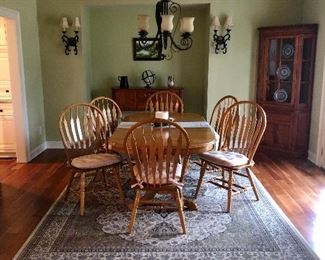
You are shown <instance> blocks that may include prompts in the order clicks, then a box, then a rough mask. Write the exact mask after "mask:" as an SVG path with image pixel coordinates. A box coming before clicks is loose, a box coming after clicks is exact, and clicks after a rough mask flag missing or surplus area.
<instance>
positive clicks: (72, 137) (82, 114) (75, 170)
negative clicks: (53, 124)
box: [59, 103, 124, 216]
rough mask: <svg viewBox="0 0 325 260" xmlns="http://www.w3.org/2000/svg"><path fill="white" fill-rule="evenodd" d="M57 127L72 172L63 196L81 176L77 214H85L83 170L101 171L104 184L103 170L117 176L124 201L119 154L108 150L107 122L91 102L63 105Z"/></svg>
mask: <svg viewBox="0 0 325 260" xmlns="http://www.w3.org/2000/svg"><path fill="white" fill-rule="evenodd" d="M59 129H60V134H61V138H62V142H63V145H64V148H65V153H66V156H67V165H68V167H71V169H72V175H71V177H70V181H69V184H68V187H67V191H66V198H67V197H68V195H69V192H70V191H73V192H74V193H77V192H76V191H74V190H72V189H71V184H72V181H73V179H74V178H76V177H78V178H80V188H79V196H80V215H81V216H83V215H84V209H85V189H86V174H87V176H88V175H96V174H97V173H99V172H101V173H102V176H103V180H104V181H105V185H107V182H106V181H107V180H106V173H107V172H109V171H111V172H112V173H113V175H114V177H115V178H116V180H117V188H118V190H119V194H120V198H121V200H122V201H124V194H123V190H122V185H121V180H120V175H119V165H120V163H121V156H120V155H119V154H117V153H108V149H107V135H106V124H105V120H104V116H103V114H102V113H101V111H100V110H99V109H98V108H97V107H95V106H93V105H90V104H86V103H78V104H73V105H70V106H68V107H66V108H65V109H64V111H63V112H62V113H61V115H60V118H59Z"/></svg>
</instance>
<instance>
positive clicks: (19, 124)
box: [0, 6, 30, 163]
mask: <svg viewBox="0 0 325 260" xmlns="http://www.w3.org/2000/svg"><path fill="white" fill-rule="evenodd" d="M0 16H3V17H5V18H7V21H8V25H7V26H8V56H9V70H10V81H11V89H12V93H13V95H12V96H13V108H14V122H15V130H16V147H17V149H16V150H17V152H16V153H17V162H19V163H24V162H28V161H29V160H30V143H29V128H28V114H27V102H26V91H25V74H24V62H23V53H22V40H21V26H20V15H19V12H18V11H15V10H11V9H8V8H4V7H1V6H0ZM12 75H15V76H12Z"/></svg>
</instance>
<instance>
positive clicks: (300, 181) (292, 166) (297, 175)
mask: <svg viewBox="0 0 325 260" xmlns="http://www.w3.org/2000/svg"><path fill="white" fill-rule="evenodd" d="M255 161H256V166H255V167H254V169H253V171H254V173H255V175H256V176H257V178H258V179H259V180H260V181H261V183H262V184H263V186H264V187H265V188H266V190H267V191H268V192H269V193H270V195H271V196H272V197H273V199H274V200H275V202H276V203H277V204H278V205H279V206H280V208H281V209H282V210H283V211H284V213H285V214H286V215H287V216H288V217H289V219H290V220H291V221H292V223H293V224H294V225H295V226H296V228H297V229H298V230H299V231H300V232H301V234H302V235H303V236H304V237H305V238H306V240H307V241H308V242H309V244H310V245H311V246H312V247H314V248H315V250H316V251H318V253H320V254H322V255H324V256H325V254H324V249H322V246H319V245H322V243H323V241H324V238H325V232H323V234H324V236H321V235H319V229H320V227H321V228H322V227H325V218H324V213H322V212H323V211H324V212H325V171H324V170H321V169H320V168H318V167H315V166H314V165H313V164H312V163H310V162H308V161H307V160H297V159H284V158H281V157H274V156H270V155H266V154H258V155H257V156H256V158H255ZM68 179H69V169H67V168H66V167H65V155H64V152H63V150H46V151H45V152H43V153H42V154H41V155H40V156H38V157H37V158H35V159H34V160H33V161H32V162H30V163H28V164H17V163H16V162H15V160H8V159H5V160H0V183H1V184H0V259H1V260H6V259H11V258H12V257H13V256H14V255H15V254H16V252H17V251H18V250H19V248H20V247H21V246H22V244H23V243H24V242H25V240H26V239H27V238H28V237H29V235H30V234H31V232H32V231H33V230H34V228H35V227H36V226H37V224H38V223H39V221H40V220H41V219H42V217H43V216H44V214H45V213H46V212H47V210H48V209H49V208H50V207H51V205H52V204H53V203H54V202H55V200H56V199H57V197H58V196H59V194H60V193H61V192H62V191H63V189H64V187H65V186H66V184H67V183H68Z"/></svg>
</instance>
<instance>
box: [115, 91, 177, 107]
mask: <svg viewBox="0 0 325 260" xmlns="http://www.w3.org/2000/svg"><path fill="white" fill-rule="evenodd" d="M165 90H168V91H171V92H173V93H175V94H177V95H178V96H180V97H181V98H183V88H181V87H173V88H167V87H155V88H145V87H133V88H112V98H113V99H114V101H115V102H116V103H117V104H118V105H119V107H120V108H121V110H122V111H143V110H144V109H145V105H146V101H147V99H148V97H149V96H150V95H152V94H153V93H156V92H157V91H165Z"/></svg>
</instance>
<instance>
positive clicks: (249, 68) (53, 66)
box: [37, 0, 303, 141]
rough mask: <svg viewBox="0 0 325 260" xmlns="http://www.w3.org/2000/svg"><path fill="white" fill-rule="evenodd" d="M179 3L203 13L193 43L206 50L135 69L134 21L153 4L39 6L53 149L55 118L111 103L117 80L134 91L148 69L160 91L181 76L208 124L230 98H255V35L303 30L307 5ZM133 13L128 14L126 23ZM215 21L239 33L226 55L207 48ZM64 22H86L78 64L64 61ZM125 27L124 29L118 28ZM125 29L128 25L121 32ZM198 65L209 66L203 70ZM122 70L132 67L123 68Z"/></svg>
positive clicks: (97, 1) (41, 2) (237, 0)
mask: <svg viewBox="0 0 325 260" xmlns="http://www.w3.org/2000/svg"><path fill="white" fill-rule="evenodd" d="M179 3H180V4H188V5H191V4H194V6H193V7H189V8H190V9H191V8H195V9H196V8H198V10H196V11H195V12H197V14H198V17H200V18H201V19H200V20H201V21H200V20H196V21H195V25H196V28H195V32H194V35H193V37H195V42H194V43H195V44H200V46H201V47H200V48H202V49H201V50H199V51H198V50H196V51H195V48H194V47H193V50H191V51H193V53H190V52H185V53H181V54H177V57H175V59H173V60H172V61H171V62H134V61H132V60H130V58H131V57H132V56H131V39H130V38H131V37H132V36H134V35H135V34H136V14H138V13H139V12H140V13H143V12H144V11H145V10H148V7H149V6H150V7H151V8H153V1H152V0H133V1H132V0H119V1H118V0H80V1H78V0H69V1H66V0H55V1H54V0H47V1H46V0H38V1H37V7H38V22H39V33H40V46H41V60H42V77H43V89H44V90H43V91H44V107H45V118H46V134H47V140H48V141H56V140H59V135H58V131H57V118H58V115H59V113H60V112H61V111H62V109H63V107H64V106H66V105H67V104H69V103H73V102H78V101H84V100H89V99H90V97H91V94H93V95H98V94H105V93H107V95H109V94H110V93H109V92H110V91H109V88H110V87H111V86H115V85H117V81H116V76H117V75H121V74H127V75H129V76H130V83H131V84H132V85H133V84H134V85H138V84H141V82H140V81H139V72H142V71H143V70H144V69H147V68H151V69H152V70H153V71H154V72H155V73H157V75H159V79H158V80H157V84H163V83H164V80H165V79H166V76H167V75H168V74H169V73H173V74H175V77H176V82H177V85H181V84H183V85H184V87H185V100H186V102H187V103H186V106H187V107H188V108H189V109H190V110H193V111H201V110H202V108H203V109H204V111H203V114H205V112H206V114H207V115H208V116H209V115H210V113H211V111H212V108H213V106H214V104H215V102H216V101H217V100H218V99H219V98H221V97H222V96H224V95H226V94H232V95H235V96H237V97H238V98H239V99H247V98H254V97H255V89H256V64H257V47H258V46H257V45H258V34H257V28H258V27H259V26H267V25H280V24H283V25H284V24H294V23H300V22H301V20H302V3H303V1H302V0H276V1H275V0H227V1H225V0H213V1H212V0H210V1H207V0H187V1H185V0H183V1H179ZM197 4H199V5H202V4H207V5H209V6H210V14H208V13H207V12H208V11H207V10H208V7H203V10H200V8H199V6H196V5H197ZM147 5H149V6H147ZM145 6H147V7H145ZM125 9H127V10H125ZM112 10H116V11H119V13H114V12H112ZM137 10H138V11H137ZM127 11H129V12H130V14H129V15H125V16H124V14H125V12H127ZM106 14H107V16H106ZM108 14H109V15H108ZM212 15H221V16H223V17H224V16H225V15H233V17H234V23H235V27H234V29H233V31H232V33H231V36H232V39H231V41H230V44H229V51H228V53H227V54H226V55H222V54H219V55H216V54H214V52H213V49H212V47H210V50H209V53H207V51H208V47H207V45H208V44H209V45H211V40H206V42H204V41H202V40H203V39H204V38H205V39H207V37H208V36H209V35H210V36H211V34H212V32H211V31H208V30H209V27H208V24H209V20H210V17H211V16H212ZM62 16H68V17H69V18H70V19H71V18H73V17H74V16H81V22H82V27H83V28H82V34H81V36H82V44H81V48H80V50H81V52H80V55H78V56H74V55H70V56H65V55H64V53H63V46H62V42H61V39H60V35H61V34H60V28H59V19H60V17H62ZM151 16H152V17H153V15H151ZM121 20H125V21H123V22H122V23H118V22H116V21H121ZM108 21H111V22H108ZM124 23H126V24H127V25H126V26H122V25H121V24H124ZM199 25H200V26H199ZM152 30H153V27H152ZM152 30H151V31H152ZM108 32H109V33H108ZM110 33H111V34H112V35H110ZM89 36H90V37H89ZM94 39H96V40H94ZM210 39H211V38H210ZM119 40H120V41H121V43H120V47H122V49H123V52H122V53H121V52H120V51H118V52H117V53H112V51H111V48H113V49H114V48H115V49H116V48H117V47H118V45H117V43H116V42H118V41H119ZM99 41H101V42H99ZM104 50H105V51H104ZM200 51H202V52H200ZM106 52H107V53H106ZM202 54H203V55H202ZM197 63H199V64H200V63H201V64H203V68H202V67H201V65H196V64H197ZM123 64H126V66H125V67H124V66H123V67H122V65H123ZM95 67H96V68H97V69H96V71H94V68H95ZM197 70H200V71H206V72H208V73H204V74H203V75H201V74H200V73H196V71H197ZM205 88H207V91H206V90H205ZM205 103H206V108H205Z"/></svg>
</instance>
